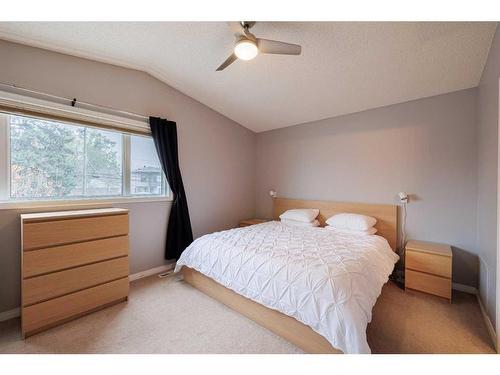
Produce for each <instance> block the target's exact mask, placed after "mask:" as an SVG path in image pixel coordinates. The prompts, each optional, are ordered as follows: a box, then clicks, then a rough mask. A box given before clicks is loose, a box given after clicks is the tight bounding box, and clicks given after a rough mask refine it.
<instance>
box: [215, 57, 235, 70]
mask: <svg viewBox="0 0 500 375" xmlns="http://www.w3.org/2000/svg"><path fill="white" fill-rule="evenodd" d="M236 60H238V58H237V57H236V55H235V54H234V53H232V54H231V56H229V57H228V58H227V59H226V61H224V62H223V63H222V64H221V65H220V66H219V67H218V68H217V69H216V72H220V71H221V70H224V69H226V68H227V67H228V66H229V65H231V64H232V63H233V62H235V61H236Z"/></svg>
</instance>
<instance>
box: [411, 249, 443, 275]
mask: <svg viewBox="0 0 500 375" xmlns="http://www.w3.org/2000/svg"><path fill="white" fill-rule="evenodd" d="M405 265H406V267H407V268H410V269H412V270H416V271H422V272H426V273H431V274H433V275H438V276H443V277H447V278H451V257H447V256H443V255H436V254H429V253H423V252H419V251H412V250H409V249H407V250H406V255H405Z"/></svg>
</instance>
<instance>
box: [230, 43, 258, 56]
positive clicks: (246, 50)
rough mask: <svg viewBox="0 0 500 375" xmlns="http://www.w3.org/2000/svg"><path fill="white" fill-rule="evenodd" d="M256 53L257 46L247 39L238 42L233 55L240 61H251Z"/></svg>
mask: <svg viewBox="0 0 500 375" xmlns="http://www.w3.org/2000/svg"><path fill="white" fill-rule="evenodd" d="M258 53H259V49H258V48H257V45H256V44H255V43H254V42H253V41H251V40H248V39H244V40H240V41H239V42H238V43H236V45H235V46H234V54H235V55H236V56H237V57H238V59H241V60H252V59H253V58H255V56H257V55H258Z"/></svg>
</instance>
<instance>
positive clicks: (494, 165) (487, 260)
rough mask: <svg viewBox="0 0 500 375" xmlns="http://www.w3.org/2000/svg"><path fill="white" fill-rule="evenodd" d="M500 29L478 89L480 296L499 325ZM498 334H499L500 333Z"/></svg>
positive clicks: (492, 45) (493, 320)
mask: <svg viewBox="0 0 500 375" xmlns="http://www.w3.org/2000/svg"><path fill="white" fill-rule="evenodd" d="M499 79H500V29H498V28H497V31H496V33H495V37H494V39H493V43H492V44H491V49H490V53H489V55H488V60H487V62H486V66H485V67H484V71H483V75H482V77H481V82H480V84H479V88H478V100H477V114H478V116H477V120H478V122H477V124H478V175H477V180H478V201H477V235H478V248H479V252H480V254H481V262H480V282H479V286H480V287H479V292H480V295H481V298H482V300H483V301H484V304H485V307H486V310H487V312H488V315H489V316H490V319H491V321H492V323H493V326H494V325H495V320H496V319H495V310H496V306H495V303H496V275H497V272H498V270H497V267H496V265H497V234H498V229H497V228H498V222H497V189H498V186H497V178H498V110H499V108H498V90H499V86H498V80H499ZM497 334H498V333H497Z"/></svg>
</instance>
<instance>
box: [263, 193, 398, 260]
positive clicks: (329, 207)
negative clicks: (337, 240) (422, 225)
mask: <svg viewBox="0 0 500 375" xmlns="http://www.w3.org/2000/svg"><path fill="white" fill-rule="evenodd" d="M273 201H274V202H273V206H274V207H273V218H274V219H275V220H279V216H280V215H281V214H282V213H283V212H285V211H286V210H291V209H293V208H318V209H319V215H318V218H317V219H318V220H319V222H320V224H321V226H324V225H325V221H326V220H327V219H328V218H329V217H330V216H333V215H335V214H340V213H354V214H362V215H367V216H372V217H374V218H376V219H377V224H376V225H375V228H377V235H379V236H382V237H384V238H385V239H386V240H387V241H388V242H389V245H390V246H391V248H392V249H393V250H394V251H396V246H397V237H398V206H396V205H393V204H371V203H346V202H329V201H310V200H303V199H286V198H274V199H273Z"/></svg>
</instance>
